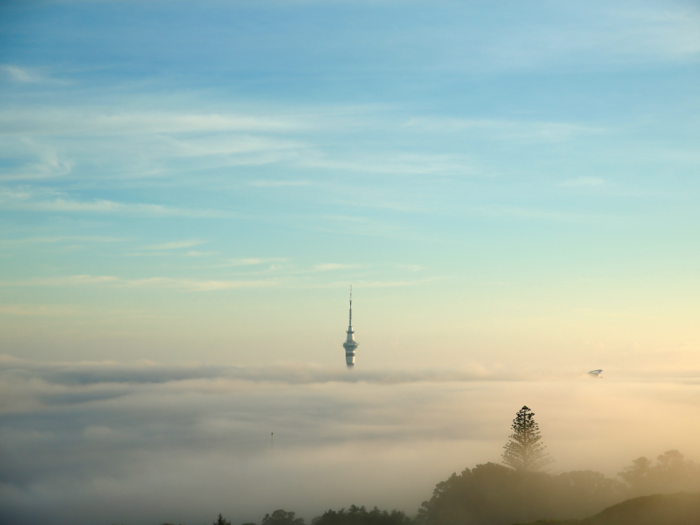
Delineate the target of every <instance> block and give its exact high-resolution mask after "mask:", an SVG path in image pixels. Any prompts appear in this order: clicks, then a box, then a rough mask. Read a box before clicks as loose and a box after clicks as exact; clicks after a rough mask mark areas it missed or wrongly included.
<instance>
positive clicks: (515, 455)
mask: <svg viewBox="0 0 700 525" xmlns="http://www.w3.org/2000/svg"><path fill="white" fill-rule="evenodd" d="M511 428H512V429H513V433H512V434H511V435H510V436H508V437H509V438H510V440H509V441H508V443H506V445H505V446H504V447H503V448H504V449H505V452H503V463H505V464H506V465H508V466H509V467H513V468H514V469H515V470H524V471H530V472H535V471H537V470H539V469H541V468H542V467H544V466H545V465H549V464H550V463H552V462H554V460H553V459H552V458H551V457H550V456H549V454H547V453H546V452H545V450H544V449H545V448H546V447H545V446H544V445H543V444H542V443H541V442H540V441H541V439H542V436H540V428H539V426H538V425H537V423H536V422H535V414H534V413H533V412H532V410H530V409H529V408H528V407H526V406H524V407H523V408H521V409H520V410H519V411H518V413H517V414H516V415H515V419H514V420H513V425H512V426H511Z"/></svg>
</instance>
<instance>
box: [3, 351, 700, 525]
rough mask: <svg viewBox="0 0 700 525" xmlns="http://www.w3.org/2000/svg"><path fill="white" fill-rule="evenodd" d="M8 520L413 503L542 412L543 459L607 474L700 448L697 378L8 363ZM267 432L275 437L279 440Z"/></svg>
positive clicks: (497, 451) (495, 451) (494, 454)
mask: <svg viewBox="0 0 700 525" xmlns="http://www.w3.org/2000/svg"><path fill="white" fill-rule="evenodd" d="M0 399H2V405H1V416H0V425H1V427H2V432H1V433H0V451H1V453H2V456H3V460H2V464H3V467H2V472H1V473H0V476H1V478H0V482H1V483H2V496H1V498H2V508H3V510H2V511H0V517H2V520H3V521H5V522H12V523H30V522H32V521H34V520H49V521H51V522H52V523H58V524H60V523H71V524H81V523H85V524H100V523H105V524H108V523H116V522H118V523H133V524H147V523H151V524H152V523H161V522H164V521H173V522H182V523H190V524H192V523H204V522H211V520H212V519H213V518H214V517H215V516H216V514H218V513H219V512H222V513H223V514H224V515H225V516H227V517H228V518H229V519H232V520H233V522H234V523H242V522H244V521H259V520H260V518H261V517H262V515H263V514H264V513H266V512H271V511H272V510H274V509H276V508H285V509H287V510H294V511H296V512H297V513H298V514H299V515H301V516H303V517H305V518H306V519H307V520H310V519H311V518H313V517H314V516H316V515H319V514H321V513H322V512H323V511H324V510H326V509H328V508H341V507H347V506H349V505H350V504H353V503H355V504H358V505H367V506H374V505H377V506H380V507H382V508H399V509H401V510H404V511H406V512H407V513H408V514H414V513H415V511H416V509H417V508H418V506H419V505H420V503H421V501H423V500H425V499H428V498H429V497H430V494H431V492H432V489H433V487H434V485H435V483H437V482H438V481H441V480H443V479H445V478H446V477H447V476H449V474H451V473H452V472H455V471H461V470H462V469H463V468H465V467H472V466H474V465H475V464H477V463H484V462H487V461H495V462H498V461H500V455H501V451H502V447H503V445H504V444H505V442H506V440H507V436H508V434H509V433H510V424H511V420H512V418H513V416H514V414H515V412H516V411H517V410H518V409H519V408H520V407H521V406H522V405H524V404H527V405H528V406H530V407H531V408H532V409H533V410H534V411H535V413H536V419H537V421H538V422H539V424H540V428H541V430H542V435H543V438H544V441H545V443H546V444H547V445H548V451H549V452H550V454H551V455H552V456H553V457H554V458H555V459H556V460H557V462H556V463H555V464H554V465H553V466H552V468H551V469H550V471H552V472H560V471H568V470H574V469H593V470H599V471H601V472H604V473H606V474H608V475H615V474H616V473H617V472H618V471H620V470H621V469H622V468H623V467H624V466H627V465H629V464H630V463H631V461H632V460H633V459H635V458H637V457H639V456H641V455H645V456H648V457H652V458H653V457H656V455H658V454H660V453H662V452H663V451H665V450H669V449H678V450H681V451H682V452H683V453H684V454H685V455H686V457H688V458H690V459H697V458H698V457H700V445H698V444H697V439H696V436H695V432H696V425H697V420H698V416H700V414H699V412H700V410H699V409H698V407H699V406H700V374H697V373H692V372H688V371H687V370H685V371H683V373H680V374H673V373H671V372H669V371H664V373H663V374H658V375H657V376H654V375H653V374H650V373H648V372H643V371H638V372H634V371H631V372H629V373H628V375H627V376H622V375H621V373H616V374H612V375H611V374H607V375H606V377H605V378H604V379H592V378H590V377H587V376H586V374H585V371H576V370H559V371H547V372H546V373H543V372H541V371H540V372H538V371H537V370H536V369H533V370H527V371H525V370H522V369H511V370H508V369H505V368H503V367H500V368H499V369H498V370H490V369H488V368H487V367H481V366H473V367H471V368H468V369H462V370H451V371H450V370H439V369H433V370H423V369H403V370H373V371H367V372H366V371H363V370H361V369H358V370H354V371H352V372H347V371H345V370H339V369H328V368H324V367H320V366H314V365H295V366H292V365H277V366H272V367H248V368H246V367H224V366H220V367H216V366H159V365H156V364H137V365H132V366H128V365H116V364H110V363H78V364H70V363H37V362H28V361H22V360H18V359H14V358H10V357H7V356H6V357H4V358H2V360H0ZM271 432H274V444H273V443H272V442H271Z"/></svg>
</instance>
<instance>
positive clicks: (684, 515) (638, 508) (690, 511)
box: [527, 492, 700, 525]
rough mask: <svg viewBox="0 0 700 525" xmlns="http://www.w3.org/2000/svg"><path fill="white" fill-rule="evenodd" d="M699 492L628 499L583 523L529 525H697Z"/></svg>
mask: <svg viewBox="0 0 700 525" xmlns="http://www.w3.org/2000/svg"><path fill="white" fill-rule="evenodd" d="M698 524H700V493H688V492H679V493H678V494H654V495H652V496H642V497H640V498H634V499H628V500H626V501H623V502H622V503H618V504H617V505H613V506H612V507H608V508H607V509H605V510H604V511H602V512H600V513H599V514H596V515H595V516H592V517H590V518H586V519H583V520H539V521H535V522H531V523H529V524H527V525H698Z"/></svg>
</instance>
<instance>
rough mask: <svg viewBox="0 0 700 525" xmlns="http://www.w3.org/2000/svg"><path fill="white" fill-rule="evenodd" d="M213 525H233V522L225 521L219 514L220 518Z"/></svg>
mask: <svg viewBox="0 0 700 525" xmlns="http://www.w3.org/2000/svg"><path fill="white" fill-rule="evenodd" d="M212 525H231V522H230V521H229V520H226V519H224V517H223V516H222V515H221V514H219V517H218V518H216V521H215V522H214V523H213V524H212Z"/></svg>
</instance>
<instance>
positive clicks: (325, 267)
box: [313, 263, 366, 272]
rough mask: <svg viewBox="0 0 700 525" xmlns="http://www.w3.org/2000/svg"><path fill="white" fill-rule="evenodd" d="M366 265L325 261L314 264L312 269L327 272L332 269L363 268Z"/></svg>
mask: <svg viewBox="0 0 700 525" xmlns="http://www.w3.org/2000/svg"><path fill="white" fill-rule="evenodd" d="M364 267H366V265H362V264H346V263H325V264H315V265H314V267H313V269H314V271H317V272H328V271H332V270H352V269H356V268H364Z"/></svg>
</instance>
